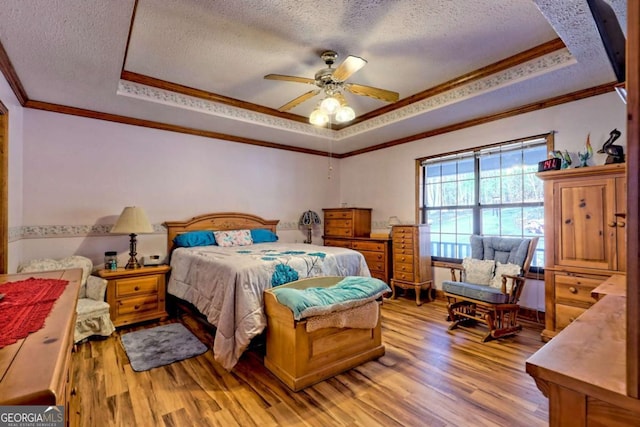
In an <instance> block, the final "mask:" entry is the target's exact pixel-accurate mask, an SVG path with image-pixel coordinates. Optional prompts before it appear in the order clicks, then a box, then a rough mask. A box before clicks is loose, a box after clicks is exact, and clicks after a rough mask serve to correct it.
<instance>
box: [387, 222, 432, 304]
mask: <svg viewBox="0 0 640 427" xmlns="http://www.w3.org/2000/svg"><path fill="white" fill-rule="evenodd" d="M391 239H392V252H393V278H392V279H391V290H392V295H391V297H392V298H395V297H396V288H397V287H398V288H402V289H414V290H415V292H416V304H417V305H421V304H422V300H421V299H420V291H421V290H424V289H426V290H427V298H428V300H429V301H430V300H431V290H432V289H433V279H432V273H431V254H430V251H429V226H428V225H394V226H393V228H392V232H391Z"/></svg>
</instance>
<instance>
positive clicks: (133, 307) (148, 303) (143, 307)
mask: <svg viewBox="0 0 640 427" xmlns="http://www.w3.org/2000/svg"><path fill="white" fill-rule="evenodd" d="M117 309H118V316H126V315H130V314H134V313H144V312H145V311H158V295H153V294H152V295H145V296H141V297H135V298H127V299H123V300H120V301H118V307H117Z"/></svg>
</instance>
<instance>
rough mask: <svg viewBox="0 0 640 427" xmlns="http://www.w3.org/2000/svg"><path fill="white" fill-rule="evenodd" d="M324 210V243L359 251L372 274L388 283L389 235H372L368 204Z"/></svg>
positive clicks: (389, 269)
mask: <svg viewBox="0 0 640 427" xmlns="http://www.w3.org/2000/svg"><path fill="white" fill-rule="evenodd" d="M322 211H323V212H324V236H323V237H324V244H325V246H339V247H342V248H349V249H353V250H355V251H358V252H360V253H361V254H362V255H363V256H364V259H365V260H366V262H367V266H368V267H369V271H370V272H371V276H372V277H376V278H378V279H380V280H382V281H384V282H385V283H389V279H390V277H391V245H390V240H389V239H388V238H386V239H385V238H371V237H369V235H370V234H371V209H370V208H327V209H323V210H322Z"/></svg>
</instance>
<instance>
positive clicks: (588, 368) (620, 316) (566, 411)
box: [526, 275, 640, 427]
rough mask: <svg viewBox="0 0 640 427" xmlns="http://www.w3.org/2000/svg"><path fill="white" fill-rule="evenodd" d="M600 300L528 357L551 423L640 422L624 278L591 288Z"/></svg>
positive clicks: (639, 402)
mask: <svg viewBox="0 0 640 427" xmlns="http://www.w3.org/2000/svg"><path fill="white" fill-rule="evenodd" d="M593 294H594V298H595V300H596V302H595V304H593V305H592V306H591V307H590V308H589V309H587V310H585V311H584V313H583V314H582V315H581V316H580V321H579V322H575V323H572V324H571V325H568V327H567V328H566V329H564V330H562V331H561V333H559V334H558V335H557V336H556V337H555V338H554V339H553V340H551V342H549V343H548V344H545V345H544V347H542V348H541V349H540V350H538V351H537V352H536V353H535V354H533V355H532V356H531V357H529V359H528V360H527V362H526V370H527V372H528V373H529V374H530V375H531V376H532V377H533V378H534V379H535V381H536V384H537V386H538V388H539V389H540V391H541V392H542V393H543V394H544V395H545V396H546V397H547V398H548V399H549V425H550V426H552V427H556V426H558V427H565V426H585V427H586V426H638V425H639V423H638V420H640V401H639V400H638V399H636V398H633V397H631V396H628V395H627V390H626V382H627V381H626V374H627V372H626V371H627V364H626V358H627V357H626V339H625V333H624V332H623V331H624V329H625V322H626V310H624V309H621V308H622V307H624V306H625V305H626V296H625V294H626V278H625V276H622V275H616V276H612V277H611V278H609V279H608V280H607V281H606V282H604V283H602V284H601V285H600V286H598V287H597V288H596V289H594V290H593Z"/></svg>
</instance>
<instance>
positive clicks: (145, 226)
mask: <svg viewBox="0 0 640 427" xmlns="http://www.w3.org/2000/svg"><path fill="white" fill-rule="evenodd" d="M111 233H119V234H141V233H153V226H152V225H151V223H150V222H149V218H148V217H147V214H146V213H145V211H144V209H142V208H141V207H138V206H127V207H126V208H124V209H123V210H122V213H121V214H120V217H119V218H118V221H116V225H114V226H113V228H112V229H111Z"/></svg>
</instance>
